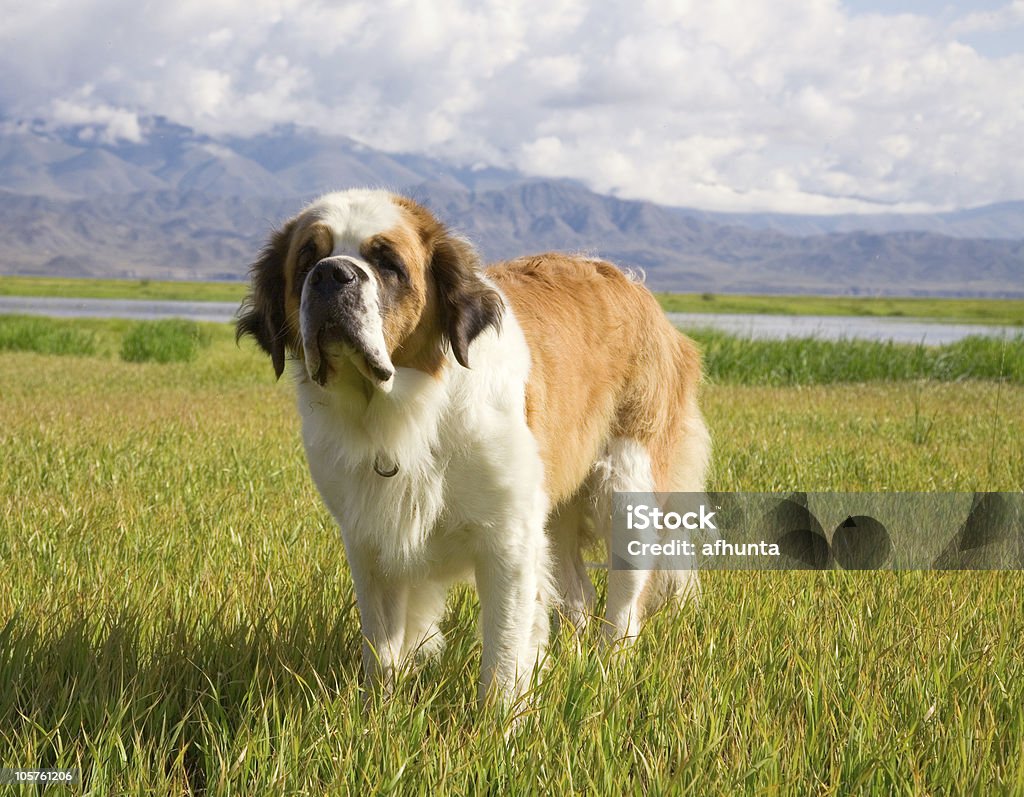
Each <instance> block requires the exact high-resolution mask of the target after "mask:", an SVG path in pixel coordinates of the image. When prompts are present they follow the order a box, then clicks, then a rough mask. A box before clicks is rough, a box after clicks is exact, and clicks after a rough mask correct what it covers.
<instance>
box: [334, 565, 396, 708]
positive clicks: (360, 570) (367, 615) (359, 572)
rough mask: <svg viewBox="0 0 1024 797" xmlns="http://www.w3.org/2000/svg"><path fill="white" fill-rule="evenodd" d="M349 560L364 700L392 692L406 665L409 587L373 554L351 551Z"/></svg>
mask: <svg viewBox="0 0 1024 797" xmlns="http://www.w3.org/2000/svg"><path fill="white" fill-rule="evenodd" d="M348 559H349V566H350V568H351V571H352V582H353V584H354V586H355V590H356V603H357V605H358V606H359V623H360V625H361V626H362V631H363V687H364V690H365V691H364V699H365V698H368V697H369V695H370V694H372V693H373V692H375V691H381V692H383V693H384V694H390V693H391V691H392V690H393V688H394V681H395V676H396V674H397V670H398V669H399V668H400V666H401V664H402V661H401V655H402V646H403V643H404V641H405V639H404V637H405V618H406V612H407V603H408V597H409V589H408V586H407V585H406V584H405V583H404V582H402V581H401V580H397V579H388V578H385V577H384V576H382V575H381V574H380V571H379V569H378V568H377V566H376V562H375V561H374V559H373V557H372V556H365V555H362V553H361V552H353V551H349V553H348Z"/></svg>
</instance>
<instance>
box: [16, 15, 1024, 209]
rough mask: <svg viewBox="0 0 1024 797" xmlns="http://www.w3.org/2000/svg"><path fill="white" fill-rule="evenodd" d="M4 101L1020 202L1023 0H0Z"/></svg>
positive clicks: (545, 167) (625, 166) (544, 169)
mask: <svg viewBox="0 0 1024 797" xmlns="http://www.w3.org/2000/svg"><path fill="white" fill-rule="evenodd" d="M3 5H10V6H11V8H7V9H4V8H0V13H2V14H3V15H4V18H5V25H4V28H3V30H2V31H0V107H2V108H3V109H4V111H5V113H6V115H7V116H8V118H19V117H33V116H42V117H45V118H49V119H51V120H53V121H55V122H63V123H75V124H88V125H90V126H91V127H90V129H94V130H95V131H96V132H95V134H96V135H103V136H106V137H107V138H129V139H133V138H137V137H138V136H140V135H141V133H140V127H139V117H140V116H141V115H146V114H164V115H166V116H168V117H170V118H172V119H174V120H175V121H179V122H182V123H184V124H188V125H191V126H194V127H196V128H197V129H199V130H202V131H204V132H208V133H211V134H214V135H218V134H226V133H239V134H243V135H244V134H247V133H253V132H257V131H261V130H265V129H267V128H270V127H272V126H273V125H275V124H279V123H297V124H300V125H310V126H313V127H317V128H319V129H321V130H323V131H325V132H332V133H341V134H346V135H350V136H352V137H354V138H356V139H358V140H361V141H364V142H366V143H367V144H369V145H371V146H375V147H380V148H385V149H391V150H402V151H427V152H430V153H433V154H438V155H443V156H448V157H454V158H457V159H459V160H461V161H463V162H465V163H467V164H470V163H479V162H491V163H495V164H496V165H504V166H512V167H516V168H519V169H522V170H524V171H526V172H530V173H535V174H543V175H551V176H569V177H575V178H578V179H581V180H583V181H585V182H587V183H589V184H590V185H591V186H593V187H594V188H596V189H598V190H605V191H615V192H616V193H618V194H620V195H622V196H630V197H642V198H648V199H653V200H656V201H660V202H666V203H671V204H681V205H695V206H703V207H713V208H720V209H736V210H741V209H776V210H792V211H809V212H815V211H820V212H826V211H847V210H852V211H857V210H867V209H874V208H875V207H877V203H885V204H886V205H890V206H892V207H894V208H900V209H920V208H945V207H953V206H964V205H972V204H980V203H984V202H991V201H997V200H1003V199H1016V198H1020V197H1021V186H1024V151H1022V148H1024V142H1022V137H1021V135H1020V131H1021V130H1022V129H1024V85H1021V84H1022V83H1024V81H1021V80H1020V79H1019V76H1020V75H1021V74H1024V55H1022V50H1024V46H1022V47H1017V48H1016V51H1015V53H1014V54H1010V55H1008V56H1004V57H1001V58H986V57H984V56H983V55H981V54H980V53H979V52H977V51H976V50H974V49H972V48H971V47H970V46H968V45H967V44H964V43H963V41H964V37H965V36H966V35H967V34H973V33H979V32H985V31H993V30H997V29H998V30H1005V29H1007V27H1010V28H1012V26H1015V25H1016V26H1018V28H1019V27H1021V25H1022V22H1021V21H1022V20H1024V0H1016V1H1015V2H1013V3H1010V4H1008V5H1006V6H1005V7H1003V8H1001V9H999V10H997V11H993V12H985V13H973V14H968V15H966V16H963V17H960V18H959V19H957V20H953V21H952V22H950V20H949V19H946V18H943V19H939V18H938V17H936V18H927V17H923V16H914V15H908V14H903V15H899V16H886V15H880V14H864V15H858V14H853V13H852V12H850V11H849V10H848V9H847V8H846V7H845V6H844V5H841V4H840V3H839V2H838V1H837V0H812V1H811V2H807V0H778V2H775V3H771V4H751V3H747V2H739V0H722V1H721V2H717V3H712V4H708V3H696V2H683V1H682V0H647V2H642V3H641V2H636V0H614V2H607V3H586V2H583V0H545V1H544V2H538V1H537V0H534V1H533V2H523V3H514V4H511V3H507V2H499V1H498V0H486V1H485V2H480V3H469V2H464V1H463V0H432V1H431V2H427V0H373V1H371V0H365V2H362V1H359V0H356V1H354V2H348V3H345V4H344V5H340V6H339V5H334V4H331V3H328V2H308V0H255V2H253V0H188V2H179V3H170V4H162V5H160V4H158V5H156V6H152V5H149V6H142V5H139V4H136V3H132V2H128V0H93V2H92V3H90V4H84V3H73V2H70V0H68V2H56V3H53V2H51V3H48V4H47V3H39V4H35V5H31V6H30V5H28V4H24V3H16V2H15V3H12V2H6V3H4V2H0V6H3Z"/></svg>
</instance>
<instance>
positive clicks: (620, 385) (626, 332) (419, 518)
mask: <svg viewBox="0 0 1024 797" xmlns="http://www.w3.org/2000/svg"><path fill="white" fill-rule="evenodd" d="M250 278H251V284H250V291H249V293H248V295H247V297H246V299H245V301H244V302H243V304H242V307H241V308H240V311H239V318H238V322H237V337H238V338H239V339H240V338H241V337H243V336H246V335H249V336H252V337H253V338H255V340H256V342H257V343H258V344H259V346H260V347H261V348H262V349H263V350H264V351H265V352H266V353H267V354H269V355H270V358H271V361H272V363H273V367H274V371H275V373H276V375H277V377H278V378H280V376H281V374H282V373H283V372H284V370H285V367H286V360H291V363H292V365H291V371H292V374H293V375H294V380H295V384H296V389H297V397H298V409H299V413H300V415H301V419H302V440H303V444H304V447H305V452H306V456H307V459H308V463H309V469H310V473H311V474H312V477H313V480H314V482H315V483H316V486H317V489H318V490H319V493H320V495H321V496H322V498H323V501H324V503H325V504H326V505H327V508H328V509H329V510H330V512H331V514H332V515H333V516H334V518H335V519H336V521H337V523H338V525H339V527H340V529H341V535H342V539H343V541H344V545H345V552H346V556H347V558H348V562H349V565H350V568H351V572H352V580H353V583H354V587H355V594H356V601H357V605H358V609H359V616H360V623H361V626H362V633H363V640H364V643H363V653H362V663H363V672H364V688H366V690H367V691H368V692H369V691H372V690H381V689H383V690H390V688H391V685H392V683H393V680H394V676H395V674H396V672H397V671H398V670H399V669H400V668H401V667H402V666H403V665H404V664H405V663H406V662H408V661H409V660H410V658H411V657H412V656H413V655H414V654H416V653H417V652H423V653H430V652H432V651H434V650H437V649H438V648H439V647H440V646H441V644H442V642H443V639H442V635H441V631H440V630H439V628H438V623H439V621H440V619H441V617H442V614H443V612H444V608H445V598H446V592H447V589H448V587H449V586H450V585H451V584H453V583H454V582H456V581H459V580H469V581H472V582H475V584H476V588H477V591H478V593H479V598H480V611H481V625H482V636H483V655H482V662H481V667H480V679H479V695H480V699H481V700H486V699H488V698H489V696H491V695H496V696H497V697H498V698H500V699H502V700H505V701H514V700H516V699H517V698H519V697H520V696H522V695H523V693H524V692H525V691H526V690H527V689H528V688H529V686H530V684H531V680H532V679H533V678H534V676H535V673H537V672H539V670H538V667H539V665H540V664H541V662H542V659H543V657H544V653H545V646H546V644H547V641H548V636H549V620H550V614H551V613H552V611H553V610H554V609H556V608H557V609H559V610H560V612H561V616H562V617H565V618H567V619H568V621H569V622H571V623H572V624H573V626H574V627H575V628H577V629H581V628H582V627H583V626H584V625H585V624H586V622H587V620H588V619H589V618H590V617H591V616H592V614H593V611H594V600H595V593H594V588H593V586H592V584H591V581H590V579H589V577H588V575H587V571H586V567H585V565H584V562H583V558H582V555H581V549H582V548H583V547H584V546H585V545H586V544H587V542H588V540H589V539H590V538H591V536H596V537H597V538H600V537H604V538H605V540H606V541H607V540H608V537H609V535H610V513H611V509H610V507H611V494H612V493H613V492H614V491H616V490H618V491H673V490H674V491H687V492H699V491H701V490H702V489H703V485H704V477H705V471H706V469H707V465H708V461H709V457H710V443H709V436H708V432H707V429H706V426H705V424H704V421H703V418H702V416H701V412H700V409H699V407H698V402H697V392H698V383H699V381H700V357H699V353H698V351H697V349H696V347H695V346H694V344H693V343H692V341H690V340H689V339H688V338H686V337H685V336H684V335H682V334H681V333H680V332H678V331H677V330H676V329H675V328H674V327H673V326H672V325H671V324H670V323H669V321H668V320H667V319H666V317H665V315H664V313H663V312H662V311H661V308H660V307H659V305H658V303H657V301H656V299H655V298H654V296H653V295H652V294H651V293H650V292H649V291H648V290H647V289H646V288H645V287H644V286H643V285H642V284H641V281H640V280H638V279H636V278H631V277H630V276H628V275H627V274H625V273H624V272H623V271H621V270H619V269H618V268H616V267H615V266H613V265H611V264H610V263H607V262H604V261H601V260H598V259H593V258H589V257H584V256H570V255H564V254H550V253H549V254H542V255H537V256H533V257H524V258H520V259H516V260H511V261H508V262H503V263H499V264H496V265H492V266H490V267H489V268H487V269H486V270H485V269H483V268H482V266H481V263H480V258H479V256H478V255H477V253H476V251H475V250H474V248H473V247H472V246H471V245H470V244H469V243H468V242H467V241H466V240H465V239H463V238H461V237H459V236H457V235H456V234H454V233H453V232H452V231H450V230H449V229H448V228H447V227H446V226H444V225H443V224H442V223H441V222H439V221H438V220H437V219H436V218H435V216H434V215H433V214H432V213H431V212H430V211H428V210H427V209H426V208H425V207H423V206H422V205H420V204H418V203H416V202H415V201H413V200H411V199H409V198H406V197H404V196H401V195H398V194H394V193H390V192H387V191H381V190H348V191H341V192H337V193H331V194H327V195H325V196H323V197H321V198H319V199H317V200H316V201H314V202H313V203H312V204H310V205H309V206H308V207H306V208H305V209H304V210H302V212H300V213H299V214H298V215H297V216H295V217H294V218H292V219H290V220H288V221H287V222H285V223H284V225H283V226H282V227H281V228H280V229H279V230H277V231H276V232H274V233H273V234H272V235H271V236H270V239H269V241H268V243H267V245H266V246H265V248H264V249H263V251H262V252H261V253H260V255H259V257H258V258H257V259H256V261H255V263H254V264H253V265H252V267H251V270H250ZM609 546H610V542H609ZM696 589H697V574H696V571H669V572H658V573H655V574H652V573H650V572H645V571H630V570H618V569H612V570H610V571H609V574H608V594H607V608H606V611H605V616H604V624H605V628H606V630H607V636H608V638H609V639H610V640H613V641H616V642H619V641H623V640H624V641H627V642H628V641H629V640H631V639H633V638H635V637H636V635H637V634H638V632H639V629H640V623H641V620H642V618H643V617H644V615H645V614H646V613H647V612H649V611H650V610H651V609H653V608H655V607H656V606H657V605H659V604H660V603H661V602H663V601H665V600H666V599H669V598H671V597H673V596H685V595H687V594H690V595H692V594H695V592H696Z"/></svg>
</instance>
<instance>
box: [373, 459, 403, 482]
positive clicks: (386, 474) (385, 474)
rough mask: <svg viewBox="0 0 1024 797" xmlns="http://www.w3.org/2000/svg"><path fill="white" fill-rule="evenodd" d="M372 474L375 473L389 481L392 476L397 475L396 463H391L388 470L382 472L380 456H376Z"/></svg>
mask: <svg viewBox="0 0 1024 797" xmlns="http://www.w3.org/2000/svg"><path fill="white" fill-rule="evenodd" d="M373 472H374V473H376V474H377V475H378V476H383V477H384V478H385V479H390V478H391V477H392V476H394V475H395V474H396V473H398V463H397V462H395V463H393V464H392V465H391V469H390V470H384V467H383V466H382V465H381V457H380V454H378V455H377V456H376V458H375V459H374V460H373Z"/></svg>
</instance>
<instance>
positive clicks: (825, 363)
mask: <svg viewBox="0 0 1024 797" xmlns="http://www.w3.org/2000/svg"><path fill="white" fill-rule="evenodd" d="M0 322H2V323H0V370H2V373H3V378H2V381H0V417H2V418H3V423H2V424H0V450H2V451H3V460H2V463H0V585H3V587H2V589H0V766H22V767H36V766H54V767H75V768H78V769H80V770H81V771H82V772H83V774H84V783H83V785H82V786H80V787H76V789H74V790H72V789H68V791H69V792H72V791H73V792H75V793H77V792H79V791H82V792H84V793H86V794H96V795H106V794H140V795H142V794H146V795H150V794H159V795H164V794H166V795H186V794H202V795H229V794H285V793H287V794H321V793H337V794H346V793H352V792H362V793H366V794H376V793H437V794H442V793H451V794H474V793H488V794H527V793H556V794H562V793H576V792H579V793H638V792H640V791H644V792H648V793H652V794H671V793H680V792H693V793H696V794H736V793H745V794H794V795H807V794H821V795H825V794H851V793H853V794H857V793H864V794H878V793H883V794H898V795H919V794H949V793H971V794H1020V793H1022V792H1024V712H1022V711H1021V706H1022V705H1024V643H1022V642H1021V639H1024V613H1022V611H1021V608H1022V605H1021V604H1022V595H1024V574H1022V573H1019V572H1002V573H992V572H961V573H938V572H902V573H896V572H877V573H864V572H862V573H853V572H843V571H833V572H826V573H807V572H789V573H779V572H774V573H768V572H766V573H750V572H743V573H737V572H733V573H729V572H709V573H706V574H705V575H704V582H703V583H704V598H703V601H702V603H701V605H700V606H699V607H696V608H695V607H692V606H690V607H686V608H684V609H682V610H681V611H680V612H677V613H668V612H666V613H662V614H660V615H658V616H657V617H655V618H654V619H653V620H652V621H651V624H650V625H649V626H648V629H647V631H646V632H645V633H644V634H643V635H642V636H641V638H640V640H639V641H638V642H637V644H636V645H635V646H634V648H633V649H631V650H627V651H624V652H621V653H618V654H614V655H609V654H607V653H605V652H604V651H603V650H602V649H601V647H600V645H599V644H598V643H597V640H596V638H595V637H594V636H590V637H587V638H585V639H584V640H583V641H582V643H579V642H577V641H575V640H573V639H572V638H570V637H569V636H567V635H565V634H562V635H559V636H558V637H556V638H555V640H554V642H553V646H552V656H551V663H550V666H549V668H548V670H547V672H546V675H545V678H544V680H543V681H542V682H541V684H540V685H539V686H538V687H537V689H536V691H535V694H534V697H533V701H532V707H531V708H530V709H529V710H528V711H527V713H526V714H525V716H524V718H523V720H522V722H521V724H520V726H519V727H518V730H517V732H516V733H515V734H514V735H513V736H512V737H511V738H510V739H509V740H508V741H506V737H505V733H504V731H505V729H506V728H507V727H508V719H509V718H508V717H506V716H504V715H502V713H501V712H499V711H497V710H495V709H478V708H477V707H476V706H475V676H476V671H477V667H478V664H479V657H480V642H479V639H478V636H477V632H476V600H475V597H474V595H473V594H472V593H471V592H470V591H468V590H461V591H459V592H457V593H455V595H454V596H453V598H452V600H451V604H450V612H449V616H448V619H447V621H446V623H445V631H446V635H447V637H448V640H449V644H448V647H447V648H446V649H445V651H444V652H443V653H442V654H441V656H440V658H439V659H437V660H435V661H432V662H430V663H428V664H426V665H425V666H424V667H423V668H422V669H421V670H419V671H418V672H415V673H410V674H409V675H408V676H407V677H406V678H405V680H404V682H403V683H402V684H401V686H400V688H399V689H398V694H397V695H396V697H395V698H393V699H392V700H390V701H380V702H377V703H375V704H373V705H371V706H370V707H369V709H368V711H367V712H366V713H365V714H364V713H363V711H361V708H360V699H359V696H358V690H357V681H358V666H359V664H358V661H359V653H358V649H359V626H358V618H357V612H356V609H355V604H354V599H353V594H352V586H351V581H350V578H349V574H348V571H347V568H346V566H345V563H344V557H343V550H342V546H341V542H340V539H339V536H338V534H337V532H336V530H335V528H334V525H333V521H332V519H331V518H330V516H329V515H328V513H327V511H326V510H325V509H324V507H323V506H322V504H321V503H320V501H319V498H318V497H317V495H316V491H315V489H314V487H313V484H312V482H311V480H310V478H309V475H308V472H307V470H306V465H305V462H304V457H303V453H302V449H301V443H300V440H299V434H298V421H297V417H296V412H295V410H294V407H293V397H292V391H291V389H290V386H289V385H288V384H286V380H282V383H280V384H275V383H274V381H273V377H272V372H271V367H270V364H269V362H267V361H266V359H265V358H264V357H262V356H261V355H260V354H259V353H258V352H256V350H255V349H254V347H252V346H251V345H250V344H248V343H245V344H243V345H242V347H241V348H236V346H235V345H234V342H233V337H232V331H231V330H230V328H228V327H227V326H221V325H198V326H197V330H198V332H195V334H194V333H193V330H192V329H191V328H188V329H185V330H181V329H179V330H177V331H172V330H170V329H163V330H160V331H157V332H154V331H153V330H152V329H147V331H144V332H138V331H137V330H138V329H139V327H138V326H137V325H135V324H134V323H133V322H105V321H89V320H82V321H67V322H48V328H51V329H58V330H65V332H62V333H60V334H64V335H66V336H71V332H67V331H66V330H73V331H77V334H79V335H80V337H81V339H82V340H86V339H87V340H89V341H90V342H91V343H90V345H91V348H88V350H83V349H82V348H81V347H79V348H75V346H73V345H72V344H66V345H65V344H62V343H60V341H59V340H58V341H57V342H54V343H51V344H47V346H44V347H37V348H36V349H35V350H33V348H32V346H30V345H16V344H9V345H6V346H5V345H3V344H2V342H3V341H4V340H5V339H6V338H4V334H5V326H4V324H6V325H7V334H8V337H9V338H11V339H22V338H25V337H26V336H27V337H31V335H29V334H28V333H26V332H25V331H24V328H23V327H19V326H18V325H19V324H24V323H26V322H24V321H23V320H18V319H15V320H13V321H3V319H0ZM12 330H13V331H12ZM19 330H20V331H19ZM37 332H38V330H37ZM54 334H55V335H56V336H57V338H59V337H60V334H57V333H54ZM19 335H20V336H21V338H19V337H18V336H19ZM133 335H135V336H137V337H141V338H144V339H147V340H152V339H161V338H166V339H168V340H171V341H180V340H181V339H182V338H183V337H184V338H188V339H190V340H193V339H194V340H197V341H199V342H198V343H196V345H195V346H194V347H193V349H192V353H191V354H190V355H188V356H187V357H184V358H181V359H179V360H178V361H171V362H159V361H158V359H159V358H158V357H157V356H156V355H154V354H150V355H147V356H146V357H142V358H140V359H142V360H143V361H142V362H132V361H129V359H130V358H129V357H128V356H126V353H125V352H126V340H128V339H129V338H130V337H131V336H133ZM72 337H73V336H72ZM699 338H700V339H701V341H702V343H703V345H704V347H705V350H706V355H707V358H708V363H707V365H708V371H709V374H710V377H709V380H708V384H707V385H706V386H705V388H704V394H703V405H704V407H705V412H706V415H707V418H708V422H709V426H710V428H711V429H712V433H713V436H714V444H715V464H714V470H713V473H712V476H711V482H710V485H709V486H710V487H711V488H712V489H716V490H748V491H773V490H809V491H812V490H832V489H834V490H844V491H856V490H876V491H881V490H947V491H953V490H956V491H972V490H1019V489H1020V488H1021V485H1022V484H1024V445H1022V440H1024V413H1022V412H1021V411H1020V408H1021V407H1022V406H1024V379H1022V378H1021V373H1022V372H1021V371H1020V370H1014V369H1018V368H1019V367H1020V365H1019V363H1020V358H1021V348H1024V342H1022V341H1021V340H1018V341H1016V342H1011V343H1008V344H1005V345H1003V346H1000V347H998V348H999V351H998V352H997V355H992V354H991V352H989V350H988V348H987V346H989V345H990V344H984V343H973V344H970V346H968V347H966V348H965V350H964V351H961V352H959V353H958V354H957V355H956V356H958V357H960V364H959V365H957V366H956V367H957V368H961V369H962V368H965V367H966V368H969V365H970V361H971V360H972V358H974V357H975V356H977V357H981V358H982V359H985V358H987V359H986V360H985V361H986V362H988V363H989V364H988V365H987V366H985V367H986V368H991V367H993V366H992V364H991V360H992V358H993V356H995V357H996V359H997V361H998V362H999V363H1000V364H1001V365H1002V366H1006V364H1007V363H1010V364H1011V366H1009V367H1004V368H1002V370H996V372H995V373H994V374H993V373H991V372H990V371H987V370H986V371H979V372H977V373H972V372H969V371H968V372H966V373H964V372H962V370H961V371H960V372H958V371H956V370H955V369H954V368H953V365H951V364H952V363H953V361H954V359H955V358H954V355H953V354H949V353H947V356H946V357H945V359H943V358H942V357H940V356H939V355H935V354H929V353H927V352H925V353H923V354H922V353H918V354H914V353H912V352H911V353H909V354H908V353H907V352H906V351H904V350H903V349H902V348H899V347H897V348H893V347H889V348H888V349H886V348H885V347H882V348H879V349H872V350H870V351H867V352H865V351H861V350H859V349H850V348H843V346H844V345H845V344H822V347H813V346H807V345H804V344H801V343H800V342H792V343H791V344H789V345H788V347H787V344H784V343H783V344H777V346H776V347H775V348H772V349H770V350H768V349H766V350H763V351H760V352H759V353H757V354H756V355H751V354H750V353H749V350H748V349H745V347H744V346H742V345H738V344H734V343H730V341H729V340H727V339H725V338H723V337H721V336H719V337H715V336H713V335H711V334H710V333H707V334H703V333H702V335H701V336H699ZM168 345H170V344H168ZM175 345H177V344H175ZM829 346H831V347H832V348H828V347H829ZM971 346H973V347H974V348H971ZM156 348H157V350H159V346H157V347H156ZM911 348H913V347H911ZM979 352H981V354H979ZM986 352H988V353H987V354H986ZM851 358H852V361H853V362H854V363H857V362H859V363H861V364H860V365H856V364H852V365H851V364H849V363H848V362H847V361H848V360H851ZM932 360H936V361H941V363H944V364H941V363H940V365H935V364H934V363H932V364H931V365H928V363H929V362H931V361H932ZM886 361H887V362H889V365H887V366H884V367H879V363H884V362H886ZM794 363H795V364H794ZM801 363H802V364H801ZM908 363H909V365H908ZM830 365H831V370H834V371H836V372H837V374H838V377H839V379H838V381H837V380H836V379H835V378H833V379H828V378H826V377H825V376H824V375H825V374H827V373H828V372H829V370H830ZM915 368H918V369H919V370H914V369H915ZM928 368H932V369H933V370H932V371H929V370H927V369H928ZM758 369H760V370H758ZM772 374H775V376H771V375H772ZM1000 374H1002V377H1000ZM994 377H995V378H994ZM595 580H596V581H597V583H598V587H599V592H600V591H603V585H604V579H603V573H602V572H600V571H597V572H596V573H595ZM12 788H13V787H12ZM2 789H3V787H0V790H2ZM0 793H2V791H0ZM11 793H14V794H20V793H25V790H24V789H22V790H21V791H12V792H11ZM54 793H59V790H54Z"/></svg>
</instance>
